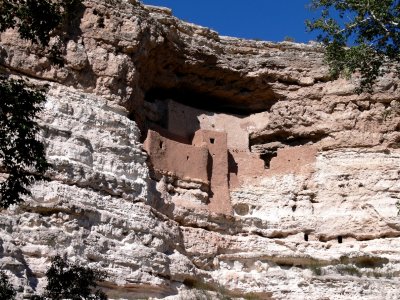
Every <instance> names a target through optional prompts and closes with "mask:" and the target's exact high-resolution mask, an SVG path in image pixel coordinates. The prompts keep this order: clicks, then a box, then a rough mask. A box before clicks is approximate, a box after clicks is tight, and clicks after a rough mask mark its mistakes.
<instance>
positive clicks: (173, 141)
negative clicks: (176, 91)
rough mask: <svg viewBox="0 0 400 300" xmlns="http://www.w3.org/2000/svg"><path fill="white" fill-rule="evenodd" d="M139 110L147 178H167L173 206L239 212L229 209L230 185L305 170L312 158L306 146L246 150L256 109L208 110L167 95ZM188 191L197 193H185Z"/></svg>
mask: <svg viewBox="0 0 400 300" xmlns="http://www.w3.org/2000/svg"><path fill="white" fill-rule="evenodd" d="M145 109H146V119H147V123H146V125H147V136H146V139H145V141H144V149H145V150H146V152H147V153H148V155H149V163H150V166H151V169H152V176H153V177H154V178H155V179H156V180H161V178H162V177H164V179H165V180H167V181H168V183H169V188H167V190H168V191H169V194H170V195H171V196H172V198H173V199H178V200H177V201H174V202H175V204H177V203H178V204H181V205H184V206H189V207H197V208H198V207H199V206H200V207H201V206H202V207H207V208H208V209H209V210H210V211H212V212H215V213H223V214H227V215H231V214H243V210H242V209H240V208H239V209H235V210H233V209H232V205H231V201H230V191H231V190H232V189H235V188H238V187H240V186H241V185H242V184H244V183H245V182H246V181H248V180H252V181H254V180H257V178H262V177H265V176H270V175H273V174H276V173H296V172H302V171H309V170H310V168H311V167H310V165H311V164H312V162H313V161H314V159H315V154H316V150H315V149H314V148H313V147H312V146H297V147H291V148H281V149H275V151H274V153H273V155H270V156H269V157H268V159H267V160H265V159H262V158H261V156H262V154H260V153H257V152H255V153H254V152H252V151H251V146H250V141H249V135H250V134H251V132H252V131H253V130H255V129H256V128H257V126H258V127H259V126H260V124H261V125H262V122H260V120H263V116H264V115H263V113H262V112H261V113H254V114H250V115H245V116H243V115H238V114H228V113H223V112H210V111H207V110H204V109H200V108H195V107H191V106H188V105H186V104H183V103H180V102H177V101H174V100H172V99H167V100H155V101H153V102H145ZM256 124H257V125H256ZM177 185H178V186H179V187H178V186H177ZM188 190H189V194H190V190H192V192H193V191H194V190H197V192H195V193H194V195H193V193H192V197H190V196H189V197H188ZM180 195H181V196H180ZM187 199H192V200H193V201H192V202H191V203H190V202H189V201H188V200H187ZM199 200H200V201H199Z"/></svg>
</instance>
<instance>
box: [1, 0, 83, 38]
mask: <svg viewBox="0 0 400 300" xmlns="http://www.w3.org/2000/svg"><path fill="white" fill-rule="evenodd" d="M78 3H80V1H79V0H58V1H57V0H0V32H2V31H4V30H6V29H8V28H17V29H18V32H19V34H20V36H21V37H22V38H23V39H27V40H30V41H31V42H33V43H37V44H41V45H42V46H47V45H48V43H49V40H50V36H51V33H52V32H53V31H54V30H55V29H56V28H57V27H58V26H59V25H60V24H62V23H63V21H65V19H66V18H68V17H69V16H70V14H71V12H72V11H73V9H74V7H75V6H76V5H77V4H78Z"/></svg>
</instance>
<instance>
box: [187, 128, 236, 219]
mask: <svg viewBox="0 0 400 300" xmlns="http://www.w3.org/2000/svg"><path fill="white" fill-rule="evenodd" d="M192 144H193V146H195V147H207V149H208V151H209V153H210V156H211V162H212V163H211V166H212V169H211V180H210V190H211V195H210V204H209V208H210V210H211V211H213V212H216V213H225V214H231V213H232V206H231V202H230V197H229V183H228V148H227V134H226V133H225V132H217V131H211V130H198V131H197V132H196V133H195V135H194V138H193V142H192Z"/></svg>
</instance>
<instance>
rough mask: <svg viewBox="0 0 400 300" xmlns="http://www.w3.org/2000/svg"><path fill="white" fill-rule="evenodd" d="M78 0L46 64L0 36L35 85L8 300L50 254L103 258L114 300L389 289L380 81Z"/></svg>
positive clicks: (6, 217)
mask: <svg viewBox="0 0 400 300" xmlns="http://www.w3.org/2000/svg"><path fill="white" fill-rule="evenodd" d="M83 4H84V6H83V7H82V9H80V10H79V11H77V12H76V18H75V21H76V26H77V27H76V28H75V29H76V30H69V31H68V35H67V37H66V41H65V44H64V45H63V46H62V47H63V48H62V49H61V50H62V51H63V55H64V62H65V64H64V66H63V67H59V66H55V65H53V64H52V63H51V62H50V61H49V59H48V57H47V54H46V53H47V52H46V51H47V50H45V49H40V48H39V47H38V46H35V45H30V44H29V43H27V42H26V41H23V40H20V39H19V38H18V35H17V34H16V33H15V32H13V31H7V32H4V33H2V34H1V40H0V43H1V51H0V53H1V60H0V62H1V64H2V67H4V68H5V69H6V71H5V72H8V73H12V74H14V75H25V76H27V77H30V78H31V80H32V81H34V82H36V83H38V84H50V87H49V91H48V101H47V103H46V107H45V110H44V112H43V114H42V115H41V116H40V124H41V126H42V128H43V130H42V131H41V134H40V138H41V139H42V140H43V141H44V143H45V145H46V151H47V157H48V159H49V161H50V162H51V163H52V165H53V168H52V170H51V171H49V173H48V174H47V175H48V177H49V179H50V181H48V182H38V183H36V184H35V185H34V186H33V187H32V192H33V196H32V198H29V199H27V201H26V203H25V204H23V205H21V206H19V207H12V208H10V209H8V210H6V211H2V212H1V213H0V268H1V269H3V270H5V271H6V272H7V273H8V274H9V275H10V276H12V277H11V278H12V281H13V284H15V285H16V286H17V287H18V292H19V297H20V298H22V297H24V296H26V297H28V296H29V295H31V294H33V293H36V292H40V290H41V289H42V288H43V286H44V285H45V279H44V273H45V271H46V269H47V267H48V266H49V263H50V257H51V256H52V255H55V254H57V253H58V254H61V255H66V256H67V257H68V258H69V259H70V260H71V261H75V262H78V263H82V264H85V265H88V266H91V267H97V268H101V269H103V270H105V271H106V272H107V273H108V274H109V277H108V278H107V280H106V282H104V283H102V286H103V287H104V288H105V290H106V292H107V293H108V295H109V296H110V298H114V299H140V298H153V299H154V298H156V299H203V298H204V299H206V298H207V297H208V298H212V299H218V298H221V299H225V298H224V297H226V296H229V297H232V298H238V299H240V298H242V299H243V298H246V297H247V298H255V299H303V298H310V299H361V298H362V299H374V300H375V299H398V298H400V292H399V288H398V279H399V274H400V263H399V261H400V252H399V249H400V239H399V237H400V222H399V220H400V219H399V216H398V209H397V206H398V201H399V199H400V194H399V192H400V187H399V170H400V151H399V149H398V148H399V147H398V146H399V141H400V136H399V134H398V129H399V124H400V117H399V115H398V113H399V98H400V97H399V96H400V95H399V91H398V89H397V85H398V81H397V80H396V79H395V76H394V75H391V74H389V75H387V76H386V77H385V78H383V79H381V80H380V81H379V83H378V85H377V87H376V90H375V92H374V93H373V94H371V95H369V94H361V95H357V94H354V93H353V90H354V87H355V84H356V78H354V79H352V80H349V81H346V80H344V79H339V80H335V81H331V80H329V76H328V75H327V74H328V72H327V69H326V67H325V66H324V65H323V61H322V57H323V54H322V51H321V49H320V48H319V47H318V45H315V44H308V45H304V44H294V43H287V42H285V43H280V44H272V43H268V42H256V41H246V40H241V39H235V38H229V37H220V36H218V34H217V33H215V32H213V31H211V30H209V29H207V28H203V27H199V26H196V25H193V24H189V23H185V22H182V21H179V20H178V19H176V18H174V17H173V16H172V14H171V12H170V11H169V10H168V9H163V8H156V7H150V6H148V7H146V6H144V5H142V4H140V3H139V2H136V1H133V0H131V1H120V2H115V3H114V2H113V1H95V0H88V1H84V3H83ZM33 78H34V79H33ZM139 128H140V129H139ZM148 130H152V131H150V132H152V133H150V134H147V132H148ZM165 133H166V135H165V136H166V137H167V139H166V140H163V139H162V138H161V137H165V136H164V135H163V134H165ZM202 133H203V135H202ZM211 135H212V136H211ZM152 136H153V139H152V138H151V137H152ZM221 137H222V140H223V143H222V144H218V142H219V141H220V138H221ZM146 138H147V141H149V139H150V141H152V142H153V144H151V143H148V144H147V146H146V147H145V148H146V150H147V151H148V153H149V154H146V152H145V151H143V146H142V144H141V142H143V141H144V140H145V139H146ZM157 138H158V140H157ZM211 139H214V140H213V141H212V140H211ZM154 141H156V142H154ZM160 141H163V142H165V144H163V145H161V148H160ZM221 145H222V146H223V147H222V146H221ZM165 146H168V148H169V149H173V151H172V152H168V153H170V154H168V155H167V154H165V153H167V152H165V153H164V152H163V151H164V150H166V148H165V149H164V148H163V147H165ZM195 148H196V149H197V150H194V149H195ZM171 153H172V154H171ZM193 153H197V154H195V155H193ZM188 154H189V155H188ZM213 154H214V155H215V158H213V159H210V156H211V158H212V155H213ZM188 156H189V158H193V161H190V159H189V160H188V159H187V157H188ZM210 161H211V162H212V163H210ZM0 176H1V177H4V176H7V175H6V174H0Z"/></svg>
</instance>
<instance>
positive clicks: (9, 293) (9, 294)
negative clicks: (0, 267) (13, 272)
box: [0, 271, 17, 300]
mask: <svg viewBox="0 0 400 300" xmlns="http://www.w3.org/2000/svg"><path fill="white" fill-rule="evenodd" d="M16 295H17V292H16V291H15V290H14V288H13V286H12V285H11V284H10V283H9V281H8V276H7V275H6V273H4V272H3V271H0V299H2V300H14V299H15V296H16Z"/></svg>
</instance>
